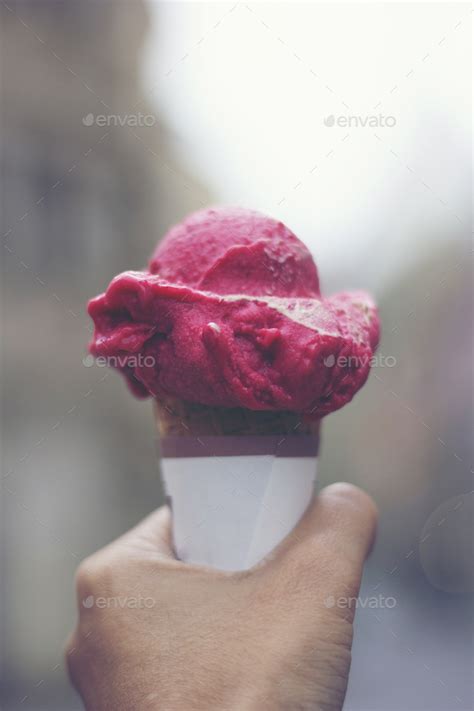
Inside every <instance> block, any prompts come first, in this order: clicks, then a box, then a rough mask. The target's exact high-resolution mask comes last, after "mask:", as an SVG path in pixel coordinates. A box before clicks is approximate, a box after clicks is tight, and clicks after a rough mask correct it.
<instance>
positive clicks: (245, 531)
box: [161, 436, 317, 571]
mask: <svg viewBox="0 0 474 711" xmlns="http://www.w3.org/2000/svg"><path fill="white" fill-rule="evenodd" d="M173 439H174V438H165V439H164V440H163V442H162V460H161V467H162V476H163V480H164V484H165V489H166V492H167V494H168V496H169V498H170V505H171V507H172V511H173V536H174V545H175V550H176V554H177V556H178V558H180V559H181V560H183V561H185V562H189V563H197V564H202V565H208V566H212V567H215V568H219V569H220V570H228V571H236V570H245V569H247V568H250V567H252V566H253V565H255V564H256V563H258V562H259V561H260V560H261V559H262V558H264V557H265V556H266V555H267V554H268V553H270V552H271V551H272V550H273V548H274V547H275V546H276V545H278V543H280V541H281V540H282V539H283V538H285V536H286V535H287V534H288V533H290V531H291V530H292V529H293V528H294V526H295V525H296V524H297V523H298V521H299V520H300V518H301V516H302V515H303V513H304V511H305V509H306V507H307V506H308V504H309V502H310V500H311V497H312V494H313V491H314V484H315V479H316V471H317V457H316V453H317V440H316V439H315V438H314V437H310V436H308V437H291V436H287V437H280V436H277V437H220V438H209V437H208V438H196V439H194V441H193V440H192V439H191V438H190V442H193V445H192V446H191V448H190V449H189V450H188V452H187V455H188V456H179V455H180V453H182V452H183V449H185V448H186V447H185V446H184V447H183V441H184V440H183V438H175V439H174V442H173V443H172V445H171V447H170V446H169V442H170V440H173ZM269 441H273V447H268V442H269ZM278 441H279V442H281V443H283V444H282V447H278V446H276V447H275V442H278ZM216 442H218V446H215V443H216ZM263 442H266V444H265V445H264V446H262V443H263ZM196 443H197V444H196ZM199 443H202V449H201V444H199ZM226 443H227V444H228V446H226ZM200 449H201V451H199V450H200ZM268 449H270V451H271V450H272V449H273V450H275V449H276V450H277V453H276V454H275V453H270V454H269V453H265V451H266V450H268ZM216 450H217V452H218V453H216V454H214V455H212V454H211V452H212V451H216ZM236 451H238V452H239V453H238V454H234V453H232V454H230V452H236ZM242 451H247V452H249V453H246V454H242V453H241V452H242ZM206 453H208V456H206ZM167 454H171V456H166V455H167ZM193 454H197V455H199V456H192V455H193Z"/></svg>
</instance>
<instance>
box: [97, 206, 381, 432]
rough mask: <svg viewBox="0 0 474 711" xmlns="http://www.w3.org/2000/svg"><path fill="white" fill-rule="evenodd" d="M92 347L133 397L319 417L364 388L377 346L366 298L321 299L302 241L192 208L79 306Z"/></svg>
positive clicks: (249, 216)
mask: <svg viewBox="0 0 474 711" xmlns="http://www.w3.org/2000/svg"><path fill="white" fill-rule="evenodd" d="M89 314H90V316H91V317H92V319H93V321H94V324H95V332H94V338H93V340H92V342H91V344H90V352H91V353H92V354H93V355H94V356H96V357H102V358H105V359H107V362H108V363H109V364H110V365H112V366H113V367H115V368H117V369H118V370H120V371H121V372H122V373H123V374H124V375H125V376H126V377H127V379H128V382H129V384H130V386H131V387H132V390H133V392H134V393H135V394H136V395H137V396H139V397H146V396H147V395H152V396H154V397H157V398H160V397H162V396H169V395H171V396H175V397H178V398H180V399H182V400H188V401H190V402H197V403H201V404H205V405H216V406H222V407H245V408H249V409H251V410H290V411H295V412H300V413H304V414H306V415H309V416H311V417H312V418H315V419H318V418H320V417H322V416H323V415H327V414H328V413H330V412H332V411H334V410H337V409H339V408H340V407H342V406H343V405H345V404H346V403H347V402H349V401H350V400H351V399H352V397H353V396H354V395H355V393H356V392H357V391H358V390H359V388H361V387H362V385H363V384H364V383H365V381H366V379H367V376H368V374H369V370H370V365H371V360H372V356H373V353H374V351H375V349H376V347H377V343H378V339H379V319H378V314H377V309H376V307H375V304H374V302H373V301H372V299H371V298H370V296H369V295H368V294H366V293H364V292H359V291H358V292H351V293H346V292H343V293H340V294H336V295H335V296H332V297H329V298H323V297H322V296H321V294H320V291H319V281H318V273H317V269H316V265H315V263H314V261H313V259H312V257H311V254H310V252H309V251H308V249H307V248H306V247H305V245H304V244H303V243H302V242H301V241H300V240H299V239H298V238H297V237H296V236H295V235H294V234H293V233H292V232H291V231H290V230H289V229H288V228H287V227H285V225H283V224H282V223H281V222H278V221H277V220H273V219H272V218H270V217H266V216H264V215H261V214H259V213H257V212H253V211H250V210H244V209H242V208H216V209H206V210H201V211H200V212H197V213H195V214H193V215H191V216H190V217H188V218H187V219H186V220H184V221H183V222H181V223H180V224H179V225H176V226H175V227H173V228H172V229H171V230H170V231H169V232H168V233H167V235H166V236H165V238H164V239H163V240H162V241H161V242H160V243H159V245H158V247H157V248H156V251H155V253H154V255H153V257H152V259H151V261H150V265H149V269H148V270H146V271H141V272H124V273H123V274H119V275H118V276H116V277H115V279H113V280H112V282H111V283H110V285H109V287H108V289H107V291H106V292H105V294H101V295H100V296H97V297H96V298H95V299H92V300H91V301H90V303H89Z"/></svg>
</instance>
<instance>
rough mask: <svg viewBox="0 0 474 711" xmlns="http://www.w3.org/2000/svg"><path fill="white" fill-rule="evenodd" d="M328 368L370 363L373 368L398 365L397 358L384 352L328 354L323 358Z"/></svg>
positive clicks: (353, 366)
mask: <svg viewBox="0 0 474 711" xmlns="http://www.w3.org/2000/svg"><path fill="white" fill-rule="evenodd" d="M323 363H324V365H325V366H326V368H334V366H337V367H338V368H362V367H364V366H366V365H370V367H371V368H394V367H395V366H396V365H397V359H396V358H395V357H394V356H385V355H384V354H383V353H377V354H376V355H373V356H370V357H369V356H362V357H359V356H355V355H352V356H344V355H342V356H341V355H338V356H335V355H334V354H331V355H328V356H327V357H326V358H324V360H323Z"/></svg>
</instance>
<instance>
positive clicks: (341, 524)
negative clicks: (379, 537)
mask: <svg viewBox="0 0 474 711" xmlns="http://www.w3.org/2000/svg"><path fill="white" fill-rule="evenodd" d="M376 526H377V508H376V505H375V503H374V501H373V500H372V498H371V497H370V496H368V494H366V493H365V492H363V491H362V490H361V489H359V488H357V487H355V486H352V485H351V484H343V483H340V484H332V485H331V486H328V487H327V488H325V489H323V490H322V491H321V492H320V494H319V495H318V496H317V497H315V498H314V499H313V501H312V502H311V504H310V505H309V507H308V509H307V511H306V513H305V515H304V516H303V518H302V519H301V521H300V523H299V524H298V525H297V526H296V528H295V529H294V531H293V532H292V533H290V534H289V536H288V537H287V538H286V539H285V540H284V541H283V542H282V543H281V544H280V546H278V548H277V549H276V550H275V552H274V554H273V555H272V560H271V561H269V565H270V566H273V565H283V566H285V567H286V566H289V567H290V568H294V569H295V570H294V574H295V575H298V576H303V577H304V578H305V579H306V580H308V578H309V579H310V581H312V585H313V586H315V585H317V588H318V591H319V592H322V593H323V594H324V593H325V594H333V595H343V594H347V592H348V591H352V592H354V591H357V592H358V590H359V585H360V580H361V577H362V569H363V565H364V562H365V559H366V558H367V556H368V554H369V552H370V550H371V548H372V545H373V542H374V539H375V531H376Z"/></svg>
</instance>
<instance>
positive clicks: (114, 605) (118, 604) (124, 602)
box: [82, 595, 156, 610]
mask: <svg viewBox="0 0 474 711" xmlns="http://www.w3.org/2000/svg"><path fill="white" fill-rule="evenodd" d="M155 605H156V600H155V598H153V597H142V596H141V595H139V596H138V597H128V596H124V597H121V596H120V595H119V596H117V597H94V595H89V596H88V597H85V598H84V600H83V601H82V607H85V608H86V609H87V610H90V609H92V608H93V607H97V608H98V609H99V610H108V609H116V610H125V609H128V610H142V609H147V610H150V609H151V608H152V607H155Z"/></svg>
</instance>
